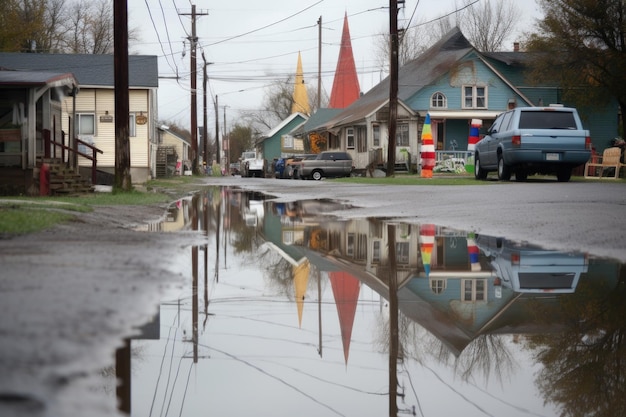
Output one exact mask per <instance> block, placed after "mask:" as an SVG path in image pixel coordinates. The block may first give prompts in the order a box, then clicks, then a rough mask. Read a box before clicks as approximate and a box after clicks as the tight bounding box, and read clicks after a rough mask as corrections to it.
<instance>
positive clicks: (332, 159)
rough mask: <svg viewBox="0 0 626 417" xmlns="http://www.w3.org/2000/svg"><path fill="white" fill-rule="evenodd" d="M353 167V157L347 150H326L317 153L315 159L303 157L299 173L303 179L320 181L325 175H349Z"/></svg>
mask: <svg viewBox="0 0 626 417" xmlns="http://www.w3.org/2000/svg"><path fill="white" fill-rule="evenodd" d="M353 168H354V167H353V166H352V157H351V156H350V154H348V153H347V152H335V151H325V152H320V153H319V154H317V156H316V157H315V159H303V160H302V161H301V162H300V166H299V171H298V175H299V176H300V178H302V179H308V178H313V179H314V180H316V181H319V180H321V179H322V178H324V177H348V176H350V173H352V169H353Z"/></svg>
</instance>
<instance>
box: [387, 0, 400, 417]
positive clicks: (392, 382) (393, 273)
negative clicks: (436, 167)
mask: <svg viewBox="0 0 626 417" xmlns="http://www.w3.org/2000/svg"><path fill="white" fill-rule="evenodd" d="M392 1H393V0H392ZM387 240H388V241H389V244H388V245H387V247H388V248H389V252H388V258H389V283H388V287H389V416H397V415H398V402H397V394H398V351H399V348H398V344H399V341H398V338H399V332H398V278H397V265H396V226H395V225H393V224H388V225H387Z"/></svg>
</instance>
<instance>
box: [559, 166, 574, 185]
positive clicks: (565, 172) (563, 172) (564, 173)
mask: <svg viewBox="0 0 626 417" xmlns="http://www.w3.org/2000/svg"><path fill="white" fill-rule="evenodd" d="M570 178H572V169H571V168H559V169H558V170H557V171H556V179H557V181H558V182H568V181H569V180H570Z"/></svg>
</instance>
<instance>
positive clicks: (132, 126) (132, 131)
mask: <svg viewBox="0 0 626 417" xmlns="http://www.w3.org/2000/svg"><path fill="white" fill-rule="evenodd" d="M136 116H137V115H136V114H135V113H130V114H129V115H128V136H130V137H131V138H134V137H135V136H137V118H136Z"/></svg>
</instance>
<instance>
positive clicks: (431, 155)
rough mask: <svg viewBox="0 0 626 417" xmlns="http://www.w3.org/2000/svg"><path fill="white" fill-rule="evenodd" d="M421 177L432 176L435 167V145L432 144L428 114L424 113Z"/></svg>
mask: <svg viewBox="0 0 626 417" xmlns="http://www.w3.org/2000/svg"><path fill="white" fill-rule="evenodd" d="M421 159H422V175H421V176H422V178H432V177H433V168H434V167H435V145H434V144H433V134H432V132H431V129H430V114H428V113H427V114H426V120H424V127H423V128H422V147H421Z"/></svg>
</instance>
